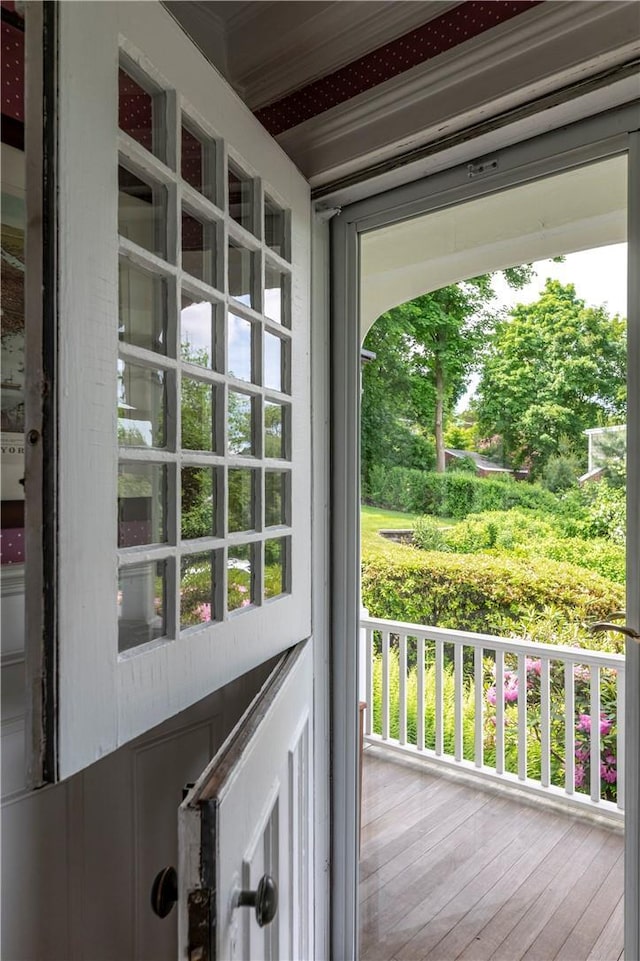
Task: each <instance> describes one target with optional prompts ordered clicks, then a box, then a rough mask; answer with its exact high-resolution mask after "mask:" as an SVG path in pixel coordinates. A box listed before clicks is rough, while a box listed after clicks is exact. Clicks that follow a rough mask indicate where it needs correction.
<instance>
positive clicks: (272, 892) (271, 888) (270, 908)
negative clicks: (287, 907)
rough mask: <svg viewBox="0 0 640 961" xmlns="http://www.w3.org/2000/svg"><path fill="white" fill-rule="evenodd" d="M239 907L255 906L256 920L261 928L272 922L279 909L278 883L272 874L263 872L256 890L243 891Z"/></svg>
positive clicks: (239, 898)
mask: <svg viewBox="0 0 640 961" xmlns="http://www.w3.org/2000/svg"><path fill="white" fill-rule="evenodd" d="M238 907H239V908H255V910H256V921H257V922H258V924H259V926H260V927H261V928H264V926H265V925H266V924H271V922H272V921H273V919H274V918H275V916H276V911H277V910H278V885H277V884H276V882H275V881H274V879H273V878H272V877H271V875H270V874H263V875H262V877H261V878H260V880H259V881H258V887H257V889H256V890H255V891H241V892H240V894H239V895H238Z"/></svg>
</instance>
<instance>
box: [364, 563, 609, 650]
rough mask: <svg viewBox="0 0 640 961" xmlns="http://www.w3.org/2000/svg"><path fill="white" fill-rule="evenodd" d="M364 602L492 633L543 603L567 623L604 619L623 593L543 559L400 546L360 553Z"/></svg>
mask: <svg viewBox="0 0 640 961" xmlns="http://www.w3.org/2000/svg"><path fill="white" fill-rule="evenodd" d="M362 599H363V604H364V606H365V607H366V608H368V610H369V612H370V614H371V616H372V617H384V618H389V619H391V620H397V621H409V622H411V623H414V624H427V625H434V626H440V627H449V628H452V629H454V630H466V631H476V632H480V633H496V632H497V630H498V628H499V629H500V630H501V631H502V632H504V630H505V625H507V624H508V625H513V628H514V629H516V630H517V627H518V625H519V623H520V621H521V619H522V618H523V617H524V616H525V615H526V614H528V613H530V612H531V611H532V610H534V611H543V610H545V609H546V608H549V606H552V607H553V608H554V609H556V610H557V611H559V612H561V613H562V616H563V617H565V618H566V620H567V621H568V622H570V623H574V624H575V623H580V622H582V621H586V620H591V619H595V618H604V617H605V616H606V615H607V614H608V613H609V612H610V611H612V610H616V609H618V608H619V607H620V606H623V605H624V590H623V588H622V587H621V586H620V585H618V584H613V583H611V582H610V581H607V580H605V578H603V577H601V576H600V575H598V574H595V573H593V572H591V571H586V570H584V569H581V568H577V567H575V566H573V565H571V564H565V563H561V562H559V561H554V560H549V559H547V558H528V559H525V560H520V561H519V562H518V563H517V564H515V563H514V562H513V559H511V558H509V557H504V556H494V555H487V554H468V555H460V554H448V553H447V554H444V553H438V552H427V551H420V550H417V549H415V548H408V547H407V548H404V549H401V548H399V547H398V549H397V550H396V551H394V553H393V555H392V556H391V557H389V556H388V555H385V554H382V553H380V554H364V555H363V569H362Z"/></svg>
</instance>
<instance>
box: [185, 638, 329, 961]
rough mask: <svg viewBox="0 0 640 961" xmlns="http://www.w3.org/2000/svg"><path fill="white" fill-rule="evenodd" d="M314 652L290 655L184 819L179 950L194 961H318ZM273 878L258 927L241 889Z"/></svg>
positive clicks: (301, 649) (195, 793)
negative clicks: (271, 901)
mask: <svg viewBox="0 0 640 961" xmlns="http://www.w3.org/2000/svg"><path fill="white" fill-rule="evenodd" d="M311 702H312V650H311V646H310V644H309V643H303V644H301V645H298V646H297V647H295V648H292V649H291V650H290V651H288V652H287V654H285V655H284V656H283V658H282V659H281V661H280V663H279V664H278V667H277V668H276V670H275V671H274V673H273V674H272V676H271V678H270V679H269V681H268V682H267V683H266V684H265V686H264V688H263V689H262V691H261V692H260V694H259V695H258V697H257V698H256V699H255V700H254V702H253V704H252V705H251V707H250V709H249V710H248V711H247V713H246V714H245V715H244V717H243V718H242V719H241V721H240V723H239V724H238V725H237V727H236V729H235V730H234V732H233V733H232V735H231V736H230V738H229V739H228V740H227V742H226V743H225V745H224V746H223V748H222V749H221V751H220V752H219V753H218V755H217V756H216V757H215V758H214V759H213V761H212V762H211V764H210V766H209V767H208V768H207V770H205V771H204V772H203V774H202V776H201V777H200V779H199V780H198V782H197V784H196V785H195V787H194V788H193V790H192V791H191V792H190V794H189V795H188V797H187V798H186V799H185V801H184V802H183V804H182V806H181V808H180V813H179V843H180V870H179V877H178V882H179V909H180V916H179V953H178V957H179V958H182V959H185V958H186V959H189V961H196V959H200V961H214V959H217V961H222V959H236V958H237V959H247V961H249V959H251V961H254V959H255V961H258V959H268V961H277V959H279V958H291V959H293V958H295V959H304V958H311V956H312V933H311V922H312V917H313V913H312V904H313V900H312V887H311V885H312V877H313V874H312V864H313V858H312V848H311V844H312V831H311V825H312V823H313V807H312V793H311V766H310V763H309V758H310V738H311V728H310V705H311ZM265 875H268V876H269V877H270V878H272V879H273V881H274V882H275V885H276V887H277V901H278V903H277V910H276V913H275V917H274V918H273V920H272V921H271V922H270V923H267V924H265V925H264V926H260V925H259V924H258V921H257V915H256V911H255V910H254V908H253V907H243V906H240V904H239V901H240V900H241V897H240V894H241V892H250V891H251V892H255V891H257V890H258V889H259V885H260V882H261V879H262V878H264V877H265Z"/></svg>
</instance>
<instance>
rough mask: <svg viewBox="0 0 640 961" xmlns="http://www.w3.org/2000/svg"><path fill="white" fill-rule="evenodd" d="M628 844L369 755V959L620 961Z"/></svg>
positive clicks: (364, 918)
mask: <svg viewBox="0 0 640 961" xmlns="http://www.w3.org/2000/svg"><path fill="white" fill-rule="evenodd" d="M622 886H623V836H622V832H621V831H619V830H616V829H615V828H608V827H607V826H603V825H602V824H600V823H598V824H595V823H593V822H592V821H589V820H586V819H583V818H579V817H577V816H575V815H572V814H565V813H562V812H557V811H556V810H555V809H550V808H548V807H546V806H544V805H541V804H538V805H536V803H535V799H533V800H531V801H526V802H525V801H522V800H520V798H517V797H510V796H508V795H505V793H503V792H496V791H495V790H493V789H491V788H490V787H485V786H484V785H480V786H476V785H475V784H471V785H470V784H469V782H467V781H462V780H459V779H454V778H451V777H447V776H446V775H443V774H440V773H439V772H437V771H436V772H434V771H433V769H431V770H430V769H428V768H425V769H421V768H418V767H416V766H415V765H413V764H408V763H405V762H403V761H402V759H396V758H393V757H391V758H390V757H389V756H388V755H385V754H384V753H383V750H381V749H378V748H371V747H368V748H366V749H365V752H364V769H363V810H362V849H361V860H360V958H361V961H427V959H428V961H454V959H456V958H460V959H461V961H462V959H464V961H520V959H523V961H552V959H558V961H619V959H622V948H623V938H622V904H623V902H622Z"/></svg>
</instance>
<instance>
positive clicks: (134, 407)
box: [27, 2, 311, 781]
mask: <svg viewBox="0 0 640 961" xmlns="http://www.w3.org/2000/svg"><path fill="white" fill-rule="evenodd" d="M52 15H54V16H55V17H56V24H55V29H56V36H57V48H56V52H57V62H56V67H57V89H58V96H57V102H56V120H57V126H56V137H57V155H56V161H57V162H56V166H55V177H56V185H55V186H56V188H57V197H58V204H57V228H58V230H57V236H58V249H57V276H56V277H55V278H53V277H51V278H49V279H48V281H47V286H46V289H45V298H46V299H47V303H48V304H51V303H55V304H57V308H58V309H57V317H56V322H57V327H58V337H57V344H56V345H55V347H54V345H50V349H51V350H52V351H53V353H54V358H53V360H54V362H55V364H54V366H55V383H54V385H53V386H54V391H55V398H56V404H55V421H54V420H52V418H51V417H49V418H48V420H47V418H46V417H45V414H46V412H43V410H32V411H31V417H32V421H31V423H30V425H29V426H32V427H34V428H36V429H38V430H40V429H41V428H42V427H44V428H45V431H44V436H45V444H46V445H48V447H49V450H48V453H49V456H50V457H53V458H54V459H55V471H56V478H57V481H56V483H57V487H56V504H55V518H54V519H51V523H55V525H56V532H57V540H56V556H55V558H53V557H52V558H51V564H50V568H51V569H50V570H47V571H46V572H45V578H46V581H47V584H50V585H51V586H52V592H51V593H50V594H49V595H48V596H49V597H51V598H52V599H53V601H52V605H53V616H52V617H50V618H49V620H48V621H47V623H46V624H45V623H44V621H43V622H41V623H32V624H31V627H30V636H29V639H28V643H29V644H30V645H31V647H33V648H35V649H36V650H37V651H38V652H39V653H40V656H36V657H35V658H31V661H30V662H31V663H32V665H34V668H33V677H32V679H31V681H30V689H31V690H32V691H33V692H35V693H36V695H37V694H38V692H40V691H44V690H46V689H47V688H46V685H43V684H42V683H41V674H42V672H43V670H44V672H45V673H47V672H48V673H49V677H50V684H49V692H50V696H48V697H47V698H46V699H45V702H44V704H43V706H42V716H43V722H42V728H43V729H42V730H38V729H37V728H36V731H35V734H34V737H33V743H34V745H35V750H36V752H37V756H36V758H35V765H34V768H35V771H36V775H35V779H36V780H41V781H42V780H45V779H50V780H51V779H56V778H64V777H66V776H68V775H70V774H72V773H74V772H76V771H78V770H81V769H82V768H83V767H85V766H86V765H88V764H90V763H92V762H93V761H94V760H96V759H97V758H98V757H101V756H103V755H104V754H105V753H108V752H109V751H111V750H114V749H115V748H116V747H118V746H119V745H121V744H123V743H125V742H127V741H128V740H130V739H132V738H133V737H135V736H137V735H139V734H141V733H142V732H144V731H146V730H148V729H149V728H151V727H153V726H155V725H157V724H158V723H160V722H162V721H163V720H164V719H166V718H167V717H170V716H173V715H174V714H176V713H177V712H178V711H181V710H183V709H185V708H186V707H188V706H189V705H190V704H192V703H194V702H195V701H197V700H199V699H200V698H202V697H204V696H206V695H207V694H209V693H210V692H211V691H213V690H216V689H217V688H219V687H221V686H222V685H223V684H226V683H228V682H229V681H231V680H232V679H233V678H235V677H238V676H240V675H241V674H243V673H245V672H247V671H248V670H251V669H252V668H253V667H255V666H256V665H257V664H260V663H263V662H264V661H266V660H268V659H269V658H270V657H272V656H274V655H276V654H278V653H279V652H280V651H282V650H284V649H286V648H287V647H289V646H291V645H292V644H293V643H295V642H297V641H299V640H301V639H303V638H305V637H307V636H308V635H309V633H310V604H311V592H310V501H311V498H310V442H309V436H310V430H309V424H310V401H309V380H310V378H309V348H308V341H309V217H310V208H309V190H308V185H307V183H306V182H305V181H304V180H303V178H302V177H301V176H300V175H299V174H298V173H297V171H296V170H295V168H294V167H293V165H292V164H291V163H290V162H289V161H288V160H287V159H286V158H285V157H284V155H283V154H282V152H281V151H280V149H279V148H278V147H277V145H276V144H275V142H274V141H273V140H272V139H271V138H270V137H269V136H268V135H267V134H266V132H265V131H264V129H263V128H262V127H261V126H260V124H258V123H257V121H256V120H255V118H254V117H253V116H252V115H251V113H250V112H249V111H248V110H247V109H246V108H245V107H244V105H243V104H242V103H241V102H240V101H239V100H238V98H237V97H236V95H235V94H234V93H233V91H232V90H231V89H230V88H229V87H228V86H227V84H226V83H225V82H224V81H223V80H222V78H221V77H220V76H219V75H218V74H217V73H216V71H215V70H214V69H213V68H212V67H211V66H210V65H209V64H208V63H207V61H206V60H205V59H204V58H203V57H202V56H201V55H200V53H199V52H198V51H197V49H196V48H195V47H194V45H193V44H192V43H191V42H190V41H189V40H188V39H187V37H186V36H185V35H184V34H183V33H182V31H181V30H180V29H179V28H178V26H177V25H176V23H175V22H174V20H173V19H172V17H171V16H170V15H169V14H168V13H167V11H166V10H164V8H163V7H162V6H161V5H160V4H159V3H135V2H133V3H117V4H102V3H100V4H75V5H67V4H60V5H56V7H55V8H54V9H53V10H52ZM36 393H37V392H36ZM47 410H48V408H47ZM33 464H35V461H32V465H33ZM27 476H28V485H30V486H29V490H30V491H31V494H32V495H34V494H35V495H36V496H37V485H38V478H37V473H36V471H34V470H32V471H30V469H29V465H27ZM28 493H29V491H28ZM45 534H46V532H45ZM42 536H43V535H42V532H41V531H40V528H39V526H37V525H34V526H33V527H32V529H31V531H30V533H29V537H30V538H31V540H30V544H29V556H33V557H35V556H38V554H39V553H40V548H41V547H42V543H41V539H42ZM29 606H30V609H32V610H38V609H39V607H40V598H39V597H38V598H37V599H36V598H35V597H31V598H30V601H29ZM53 625H55V636H54V630H53ZM45 628H46V629H45ZM43 638H44V640H43ZM39 706H40V705H39V704H37V705H36V710H35V715H36V716H37V715H38V707H39ZM47 751H48V756H49V757H51V756H52V755H53V756H54V759H55V761H54V765H53V770H49V769H47V770H46V771H45V770H44V760H43V758H44V757H45V755H46V754H47Z"/></svg>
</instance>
